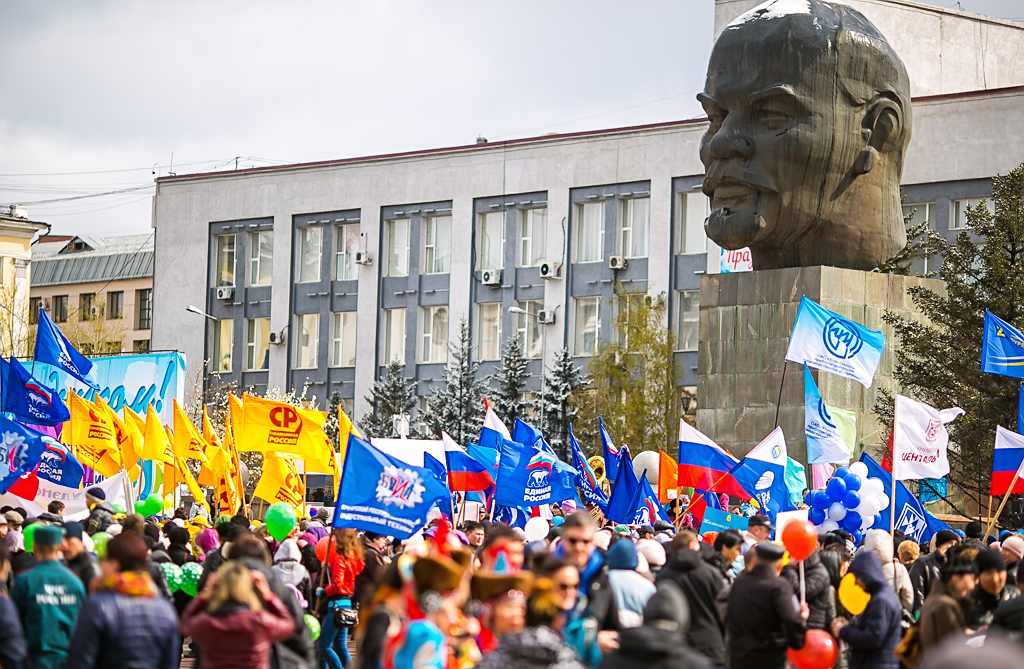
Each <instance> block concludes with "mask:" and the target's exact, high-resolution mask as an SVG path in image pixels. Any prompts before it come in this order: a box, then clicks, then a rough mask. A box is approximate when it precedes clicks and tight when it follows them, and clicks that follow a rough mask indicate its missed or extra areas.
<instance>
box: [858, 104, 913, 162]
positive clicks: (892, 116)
mask: <svg viewBox="0 0 1024 669" xmlns="http://www.w3.org/2000/svg"><path fill="white" fill-rule="evenodd" d="M902 131H903V112H902V110H900V107H899V105H898V104H896V103H895V102H893V101H892V100H890V99H888V98H879V99H878V100H875V101H874V102H873V103H872V104H871V106H870V107H869V109H868V111H867V114H866V115H865V116H864V126H863V131H862V134H863V135H864V136H865V138H866V139H867V146H865V147H864V150H863V151H861V153H860V155H859V156H857V160H856V161H855V162H854V165H853V171H854V173H856V174H867V173H868V172H870V171H871V170H872V169H874V167H875V165H876V164H877V163H878V155H879V154H880V153H885V152H886V151H888V150H889V149H891V148H892V146H893V145H894V144H895V143H896V140H897V139H898V138H899V137H900V134H901V133H902Z"/></svg>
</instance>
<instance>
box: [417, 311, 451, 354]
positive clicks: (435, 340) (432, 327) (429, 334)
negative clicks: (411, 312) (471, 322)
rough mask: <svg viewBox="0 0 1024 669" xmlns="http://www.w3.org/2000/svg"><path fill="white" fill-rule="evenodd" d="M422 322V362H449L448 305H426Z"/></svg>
mask: <svg viewBox="0 0 1024 669" xmlns="http://www.w3.org/2000/svg"><path fill="white" fill-rule="evenodd" d="M420 322H421V323H422V325H421V327H420V330H421V333H422V336H421V344H420V362H423V363H432V362H448V307H424V308H423V309H421V310H420Z"/></svg>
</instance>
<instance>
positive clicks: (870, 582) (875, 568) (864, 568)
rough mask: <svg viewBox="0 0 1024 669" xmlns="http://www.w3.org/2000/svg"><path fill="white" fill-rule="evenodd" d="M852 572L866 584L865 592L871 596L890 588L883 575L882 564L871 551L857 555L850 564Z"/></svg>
mask: <svg viewBox="0 0 1024 669" xmlns="http://www.w3.org/2000/svg"><path fill="white" fill-rule="evenodd" d="M850 572H851V573H852V574H853V575H854V576H856V577H857V578H859V579H860V580H861V582H862V583H864V591H865V592H867V593H868V594H869V595H873V594H875V593H876V592H878V591H879V590H881V589H882V588H884V587H887V586H888V582H887V581H886V579H885V574H883V573H882V563H881V562H879V561H878V558H877V557H875V554H874V553H871V552H869V551H865V552H861V553H857V555H856V556H855V557H854V558H853V562H851V563H850Z"/></svg>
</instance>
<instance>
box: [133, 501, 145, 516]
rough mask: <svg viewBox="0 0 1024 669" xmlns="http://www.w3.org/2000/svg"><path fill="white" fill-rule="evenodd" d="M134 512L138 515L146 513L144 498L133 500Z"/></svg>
mask: <svg viewBox="0 0 1024 669" xmlns="http://www.w3.org/2000/svg"><path fill="white" fill-rule="evenodd" d="M135 513H137V514H139V515H140V516H145V515H146V500H144V499H140V500H139V501H138V502H135Z"/></svg>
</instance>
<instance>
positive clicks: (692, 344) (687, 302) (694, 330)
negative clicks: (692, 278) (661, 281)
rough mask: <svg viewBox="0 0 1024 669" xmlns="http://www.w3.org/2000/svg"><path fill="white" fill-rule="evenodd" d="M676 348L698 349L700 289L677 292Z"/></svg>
mask: <svg viewBox="0 0 1024 669" xmlns="http://www.w3.org/2000/svg"><path fill="white" fill-rule="evenodd" d="M675 316H676V328H675V330H676V331H675V338H676V342H675V344H676V345H675V349H676V350H677V351H696V350H697V336H698V333H699V332H700V291H699V290H680V291H678V292H677V293H676V314H675Z"/></svg>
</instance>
